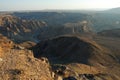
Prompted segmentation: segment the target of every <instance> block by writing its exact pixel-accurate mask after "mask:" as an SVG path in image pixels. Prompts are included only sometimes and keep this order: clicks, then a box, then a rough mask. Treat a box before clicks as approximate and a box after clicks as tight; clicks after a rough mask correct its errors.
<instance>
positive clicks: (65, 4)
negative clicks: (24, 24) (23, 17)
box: [0, 0, 120, 11]
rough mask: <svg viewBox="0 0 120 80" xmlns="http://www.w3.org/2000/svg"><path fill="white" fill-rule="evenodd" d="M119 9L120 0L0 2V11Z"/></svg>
mask: <svg viewBox="0 0 120 80" xmlns="http://www.w3.org/2000/svg"><path fill="white" fill-rule="evenodd" d="M115 7H120V0H0V11H19V10H44V9H60V10H64V9H65V10H66V9H71V10H74V9H75V10H89V9H90V10H91V9H96V10H97V9H109V8H115Z"/></svg>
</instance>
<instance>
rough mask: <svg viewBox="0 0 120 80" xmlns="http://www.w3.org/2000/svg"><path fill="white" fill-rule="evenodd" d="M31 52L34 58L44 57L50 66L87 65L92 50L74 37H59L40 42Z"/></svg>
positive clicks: (87, 44) (90, 46)
mask: <svg viewBox="0 0 120 80" xmlns="http://www.w3.org/2000/svg"><path fill="white" fill-rule="evenodd" d="M32 50H33V52H34V56H35V57H36V58H40V57H46V58H48V60H49V61H50V63H52V64H69V63H83V64H89V61H88V60H89V58H90V57H91V55H92V53H93V50H94V49H93V47H92V45H91V44H90V43H87V42H85V41H82V40H80V39H78V38H76V37H72V38H71V37H59V38H56V39H53V40H46V41H41V42H40V43H38V44H37V45H36V46H34V47H32Z"/></svg>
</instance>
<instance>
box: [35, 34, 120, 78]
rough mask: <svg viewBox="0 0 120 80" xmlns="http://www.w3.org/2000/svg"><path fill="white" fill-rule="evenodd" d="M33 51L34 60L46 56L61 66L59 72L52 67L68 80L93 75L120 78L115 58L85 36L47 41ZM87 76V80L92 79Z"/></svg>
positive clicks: (118, 65)
mask: <svg viewBox="0 0 120 80" xmlns="http://www.w3.org/2000/svg"><path fill="white" fill-rule="evenodd" d="M33 51H34V56H35V57H37V58H40V57H47V58H48V60H49V61H50V63H51V64H53V66H54V65H55V66H56V64H58V66H57V68H58V69H56V68H54V67H53V68H54V69H53V70H55V72H56V74H58V75H61V74H62V77H63V78H65V80H69V78H71V77H72V78H76V79H77V80H80V79H82V78H83V77H81V76H85V75H87V76H89V77H90V75H91V76H92V80H98V79H100V80H103V79H104V80H114V79H115V80H119V79H120V78H119V72H118V71H119V70H120V69H119V67H120V64H119V62H118V61H117V60H116V57H115V55H114V54H113V53H112V52H111V51H110V50H109V49H108V48H105V47H103V46H101V45H98V44H97V43H96V42H95V41H94V40H92V39H89V38H86V37H81V36H79V35H67V36H60V37H56V38H53V39H48V40H45V41H41V42H40V43H39V44H37V45H36V46H35V47H33ZM72 63H74V64H72ZM83 64H84V65H83ZM60 66H62V67H60ZM66 75H67V78H66ZM78 75H79V76H78ZM87 76H85V78H86V79H85V80H87V79H88V80H91V79H89V78H88V77H87ZM76 79H75V80H76ZM73 80H74V79H73ZM82 80H84V79H82Z"/></svg>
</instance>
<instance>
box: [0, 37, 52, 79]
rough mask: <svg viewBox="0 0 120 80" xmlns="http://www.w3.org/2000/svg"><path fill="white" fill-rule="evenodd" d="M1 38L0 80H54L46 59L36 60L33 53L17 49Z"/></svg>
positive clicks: (4, 38)
mask: <svg viewBox="0 0 120 80" xmlns="http://www.w3.org/2000/svg"><path fill="white" fill-rule="evenodd" d="M0 37H1V38H0V80H53V79H52V76H51V72H52V71H51V67H50V65H49V62H48V61H47V62H46V61H44V60H46V58H42V59H36V58H34V56H33V53H32V51H30V50H27V49H21V48H16V47H15V46H12V45H13V44H14V43H12V42H11V43H10V41H9V40H8V39H7V38H6V37H3V36H2V35H0Z"/></svg>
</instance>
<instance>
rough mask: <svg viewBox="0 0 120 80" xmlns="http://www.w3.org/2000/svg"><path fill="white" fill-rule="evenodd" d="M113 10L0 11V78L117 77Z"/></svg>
mask: <svg viewBox="0 0 120 80" xmlns="http://www.w3.org/2000/svg"><path fill="white" fill-rule="evenodd" d="M115 10H116V9H115ZM115 10H114V9H111V10H108V11H103V12H91V13H89V12H69V11H68V12H64V11H63V12H0V80H120V33H119V32H120V24H119V19H120V18H119V17H120V16H118V13H116V12H114V11H115ZM111 11H112V12H111ZM110 12H111V14H110ZM110 16H111V17H110ZM116 16H118V17H116ZM105 21H106V22H105Z"/></svg>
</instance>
